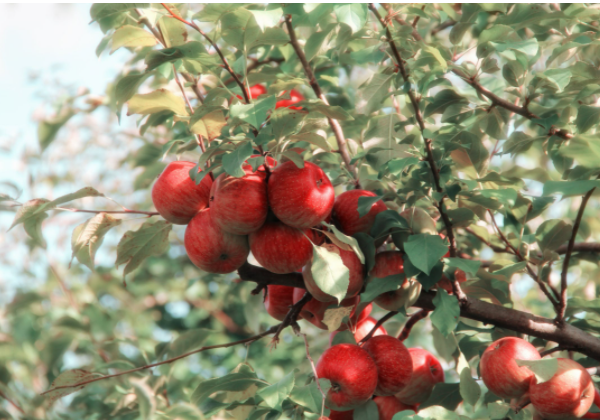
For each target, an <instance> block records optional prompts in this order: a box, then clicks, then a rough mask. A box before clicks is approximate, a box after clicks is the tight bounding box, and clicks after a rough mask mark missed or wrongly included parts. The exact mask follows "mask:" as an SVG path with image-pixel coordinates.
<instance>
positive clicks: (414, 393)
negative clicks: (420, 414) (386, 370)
mask: <svg viewBox="0 0 600 420" xmlns="http://www.w3.org/2000/svg"><path fill="white" fill-rule="evenodd" d="M408 352H409V353H410V357H411V358H412V362H413V374H412V378H411V379H410V382H409V383H408V385H406V387H405V388H404V389H403V390H402V391H400V392H399V393H397V394H396V398H398V399H399V400H400V401H402V402H403V403H404V404H408V405H417V404H421V403H423V402H425V401H427V398H429V396H430V395H431V391H433V387H434V386H435V384H437V383H440V382H444V370H443V369H442V365H441V364H440V362H439V361H438V359H436V358H435V356H434V355H432V354H431V353H429V352H428V351H427V350H423V349H417V348H411V349H408Z"/></svg>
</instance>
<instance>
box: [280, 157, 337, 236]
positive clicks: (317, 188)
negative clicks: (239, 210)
mask: <svg viewBox="0 0 600 420" xmlns="http://www.w3.org/2000/svg"><path fill="white" fill-rule="evenodd" d="M268 192H269V205H270V206H271V209H272V210H273V213H275V216H277V218H278V219H279V220H280V221H281V222H283V223H285V224H286V225H288V226H292V227H295V228H298V229H306V228H310V227H312V226H316V225H318V224H319V223H321V222H322V221H323V220H325V219H326V218H327V216H329V214H330V213H331V210H332V209H333V202H334V200H335V193H334V191H333V186H332V185H331V181H330V180H329V178H328V177H327V175H326V174H325V172H323V170H322V169H321V168H319V167H318V166H317V165H315V164H314V163H311V162H304V168H298V167H297V166H296V164H295V163H293V162H291V161H288V162H285V163H281V164H279V165H278V166H277V167H276V168H275V169H273V172H272V173H271V176H270V177H269V186H268Z"/></svg>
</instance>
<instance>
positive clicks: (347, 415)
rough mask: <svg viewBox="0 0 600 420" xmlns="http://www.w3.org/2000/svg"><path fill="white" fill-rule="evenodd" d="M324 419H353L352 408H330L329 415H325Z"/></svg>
mask: <svg viewBox="0 0 600 420" xmlns="http://www.w3.org/2000/svg"><path fill="white" fill-rule="evenodd" d="M325 419H329V420H353V419H354V410H350V411H334V410H331V412H330V413H329V417H325Z"/></svg>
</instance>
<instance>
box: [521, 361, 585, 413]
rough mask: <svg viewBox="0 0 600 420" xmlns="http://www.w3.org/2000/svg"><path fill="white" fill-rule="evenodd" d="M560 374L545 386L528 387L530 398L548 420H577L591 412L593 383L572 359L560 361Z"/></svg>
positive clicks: (542, 384)
mask: <svg viewBox="0 0 600 420" xmlns="http://www.w3.org/2000/svg"><path fill="white" fill-rule="evenodd" d="M557 362H558V370H557V371H556V373H555V374H554V376H553V377H552V378H551V379H550V380H549V381H546V382H542V383H540V384H538V383H536V379H535V378H534V379H533V380H532V382H531V386H530V387H529V398H531V404H532V405H533V407H534V408H535V409H536V411H537V412H538V413H539V414H541V415H542V417H543V418H544V419H546V420H575V419H578V418H581V417H582V416H583V415H584V414H586V413H587V412H588V410H589V409H590V407H591V406H592V404H593V402H594V393H595V388H594V382H593V381H592V378H591V376H590V374H589V373H588V372H587V370H585V368H584V367H583V366H581V365H580V364H579V363H577V362H576V361H574V360H571V359H562V358H559V359H557Z"/></svg>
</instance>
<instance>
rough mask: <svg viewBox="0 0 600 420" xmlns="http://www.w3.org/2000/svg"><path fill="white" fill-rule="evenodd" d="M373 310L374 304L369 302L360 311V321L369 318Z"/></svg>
mask: <svg viewBox="0 0 600 420" xmlns="http://www.w3.org/2000/svg"><path fill="white" fill-rule="evenodd" d="M372 310H373V304H372V303H369V304H367V306H365V307H364V308H363V310H362V311H361V312H360V314H359V315H358V322H361V321H362V320H364V319H366V318H368V317H369V315H370V314H371V311H372Z"/></svg>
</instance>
